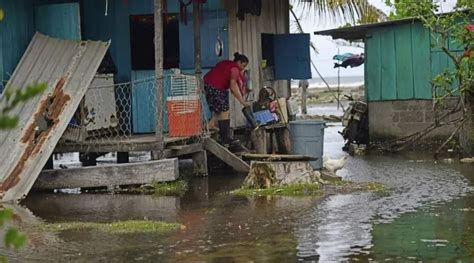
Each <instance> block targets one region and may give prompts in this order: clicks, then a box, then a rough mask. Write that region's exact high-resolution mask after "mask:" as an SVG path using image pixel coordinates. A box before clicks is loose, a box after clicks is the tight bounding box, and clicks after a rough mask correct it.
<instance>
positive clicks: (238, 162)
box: [204, 138, 250, 173]
mask: <svg viewBox="0 0 474 263" xmlns="http://www.w3.org/2000/svg"><path fill="white" fill-rule="evenodd" d="M204 148H205V149H206V150H207V151H209V152H211V153H212V154H214V155H215V156H216V157H217V158H219V159H220V160H222V161H224V162H225V163H226V164H228V165H229V166H231V167H232V168H234V170H236V171H237V172H240V173H248V172H249V170H250V166H249V165H248V164H247V163H246V162H244V161H243V160H242V159H240V158H239V157H238V156H237V155H235V154H233V153H231V152H230V151H229V150H227V149H226V148H225V147H223V146H222V145H220V144H219V143H217V142H216V141H215V140H213V139H211V138H206V139H205V140H204Z"/></svg>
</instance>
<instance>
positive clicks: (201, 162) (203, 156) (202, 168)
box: [192, 151, 208, 176]
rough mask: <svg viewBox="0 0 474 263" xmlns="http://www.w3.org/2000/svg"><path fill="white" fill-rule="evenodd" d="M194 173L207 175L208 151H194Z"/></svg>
mask: <svg viewBox="0 0 474 263" xmlns="http://www.w3.org/2000/svg"><path fill="white" fill-rule="evenodd" d="M192 156H193V174H194V175H196V176H207V175H208V169H207V152H206V151H199V152H196V153H193V155H192Z"/></svg>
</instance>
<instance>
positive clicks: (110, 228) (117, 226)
mask: <svg viewBox="0 0 474 263" xmlns="http://www.w3.org/2000/svg"><path fill="white" fill-rule="evenodd" d="M182 227H183V226H182V225H181V224H177V223H166V222H161V221H152V220H129V221H117V222H112V223H95V222H64V223H54V224H46V225H44V228H45V229H46V230H48V231H53V232H62V231H67V230H71V231H80V230H87V229H92V230H98V231H102V232H105V233H110V234H130V233H150V232H158V233H165V232H170V231H173V230H177V229H180V228H182Z"/></svg>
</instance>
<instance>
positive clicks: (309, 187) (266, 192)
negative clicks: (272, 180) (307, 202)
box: [231, 183, 322, 196]
mask: <svg viewBox="0 0 474 263" xmlns="http://www.w3.org/2000/svg"><path fill="white" fill-rule="evenodd" d="M231 193H232V194H235V195H244V196H254V195H257V196H271V195H282V196H316V195H320V194H322V191H321V187H320V185H319V184H317V183H312V184H293V185H287V186H283V187H271V188H265V189H255V188H248V187H245V188H239V189H236V190H234V191H232V192H231Z"/></svg>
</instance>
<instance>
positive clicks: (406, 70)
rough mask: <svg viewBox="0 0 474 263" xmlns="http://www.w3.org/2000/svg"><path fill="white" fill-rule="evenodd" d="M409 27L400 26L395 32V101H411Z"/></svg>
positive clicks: (411, 55) (411, 79) (411, 66)
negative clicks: (396, 96)
mask: <svg viewBox="0 0 474 263" xmlns="http://www.w3.org/2000/svg"><path fill="white" fill-rule="evenodd" d="M411 45H412V42H411V25H410V24H405V25H400V26H398V28H397V29H396V31H395V52H396V54H395V55H396V56H395V61H396V63H397V95H398V98H397V99H412V98H413V97H414V95H415V94H414V89H413V52H412V47H411Z"/></svg>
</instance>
